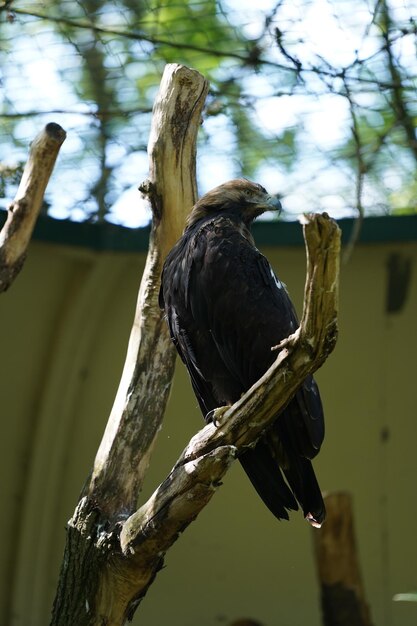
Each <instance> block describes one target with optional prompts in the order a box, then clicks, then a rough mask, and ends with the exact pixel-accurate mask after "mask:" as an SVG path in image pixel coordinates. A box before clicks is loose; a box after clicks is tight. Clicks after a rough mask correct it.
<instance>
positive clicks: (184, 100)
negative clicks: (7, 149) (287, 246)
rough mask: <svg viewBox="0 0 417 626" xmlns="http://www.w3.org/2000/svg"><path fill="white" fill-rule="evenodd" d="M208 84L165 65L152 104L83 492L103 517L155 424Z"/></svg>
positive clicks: (170, 351) (168, 370) (169, 367)
mask: <svg viewBox="0 0 417 626" xmlns="http://www.w3.org/2000/svg"><path fill="white" fill-rule="evenodd" d="M207 90H208V83H207V81H206V80H205V79H204V78H203V77H202V76H201V74H199V73H198V72H194V71H192V70H189V69H188V68H186V67H183V66H177V65H169V66H167V68H166V70H165V73H164V76H163V79H162V82H161V87H160V91H159V95H158V98H157V100H156V102H155V105H154V114H153V122H152V129H151V137H150V140H149V148H148V150H149V153H150V159H151V172H150V180H149V181H148V182H147V183H146V184H145V185H143V186H142V188H141V189H142V191H144V192H145V193H147V194H148V196H149V198H150V201H151V204H152V210H153V218H154V219H153V226H152V233H151V238H150V247H149V252H148V258H147V263H146V268H145V271H144V274H143V277H142V282H141V287H140V291H139V297H138V303H137V308H136V314H135V321H134V324H133V328H132V332H131V336H130V340H129V347H128V353H127V358H126V363H125V368H124V371H123V375H122V379H121V382H120V386H119V390H118V393H117V396H116V399H115V403H114V406H113V410H112V413H111V415H110V419H109V422H108V425H107V428H106V431H105V433H104V437H103V440H102V443H101V445H100V448H99V450H98V453H97V457H96V460H95V463H94V470H93V474H92V477H91V480H90V483H89V484H88V486H87V488H86V490H85V495H87V494H89V495H90V496H91V497H92V498H94V500H97V501H98V502H99V503H100V508H101V510H102V511H103V512H105V514H106V516H107V517H108V518H112V517H113V516H117V515H120V512H121V511H124V512H126V513H129V512H132V511H133V510H134V508H135V505H136V499H137V495H138V493H139V491H140V487H141V485H142V482H143V479H144V475H145V473H146V470H147V467H148V463H149V458H150V454H151V451H152V448H153V444H154V440H155V437H156V435H157V433H158V431H159V428H160V426H161V422H162V418H163V414H164V410H165V404H166V401H167V398H168V393H169V389H170V384H171V379H172V374H173V368H174V363H175V350H174V348H173V346H172V343H171V341H170V338H169V335H168V331H167V328H166V323H165V320H164V319H163V314H162V312H161V311H160V310H159V306H158V293H159V284H160V275H161V270H162V264H163V262H164V259H165V256H166V254H167V252H168V251H169V250H170V249H171V247H172V246H173V244H174V243H175V241H176V240H177V239H178V237H179V236H180V234H181V232H182V229H183V227H184V221H185V216H186V212H187V211H188V209H189V208H190V207H191V206H192V205H193V204H194V203H195V201H196V198H197V186H196V178H195V144H196V136H197V130H198V127H199V125H200V121H201V110H202V107H203V104H204V101H205V97H206V94H207Z"/></svg>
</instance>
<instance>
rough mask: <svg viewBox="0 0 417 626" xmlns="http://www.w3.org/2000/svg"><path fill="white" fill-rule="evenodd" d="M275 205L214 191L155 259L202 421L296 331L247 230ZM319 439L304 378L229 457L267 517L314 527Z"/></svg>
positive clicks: (284, 297) (233, 189) (246, 185)
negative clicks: (296, 513)
mask: <svg viewBox="0 0 417 626" xmlns="http://www.w3.org/2000/svg"><path fill="white" fill-rule="evenodd" d="M280 208H281V205H280V202H279V200H278V199H277V198H276V197H275V196H271V195H269V194H268V193H267V191H266V190H265V189H264V188H263V187H261V185H258V184H255V183H252V182H250V181H248V180H245V179H237V180H231V181H229V182H227V183H225V184H223V185H220V186H219V187H216V188H215V189H213V190H212V191H209V192H208V193H207V194H206V195H205V196H203V197H202V198H201V199H200V200H199V201H198V202H197V203H196V204H195V205H194V207H193V209H192V211H191V213H190V215H189V217H188V220H187V224H186V228H185V230H184V233H183V235H182V237H181V238H180V239H179V241H178V242H177V243H176V245H175V246H174V248H173V249H172V250H171V252H170V253H169V254H168V256H167V259H166V261H165V265H164V269H163V273H162V285H161V291H160V296H159V302H160V306H161V308H162V309H164V310H165V314H166V318H167V321H168V325H169V330H170V334H171V338H172V341H173V342H174V344H175V347H176V349H177V350H178V353H179V355H180V357H181V359H182V360H183V362H184V363H185V365H186V367H187V369H188V372H189V375H190V378H191V383H192V386H193V389H194V393H195V395H196V397H197V400H198V403H199V405H200V408H201V411H202V412H203V415H204V416H205V418H206V419H210V415H211V412H212V411H213V409H215V408H217V407H220V406H225V405H230V404H233V403H234V402H236V401H237V400H238V399H239V398H240V397H241V395H242V394H243V393H244V392H245V391H247V390H248V389H249V388H250V387H251V386H252V385H253V384H254V383H255V382H256V381H257V380H258V379H259V378H260V377H261V376H262V375H263V374H264V373H265V372H266V370H267V369H268V368H269V367H270V366H271V365H272V363H273V362H274V360H275V359H276V352H274V351H271V347H272V346H276V345H277V344H279V343H280V341H282V340H283V339H285V338H286V337H288V335H290V334H292V333H293V332H294V331H295V330H296V328H297V327H298V321H297V316H296V313H295V310H294V307H293V305H292V302H291V300H290V297H289V295H288V293H287V291H286V288H285V286H284V285H283V283H281V281H280V280H279V279H278V278H277V277H276V275H275V273H274V271H273V269H272V267H271V266H270V264H269V262H268V261H267V259H266V258H265V257H264V256H263V255H262V254H261V253H260V252H259V250H258V249H257V248H256V246H255V243H254V239H253V237H252V235H251V232H250V227H251V224H252V222H253V220H254V219H255V218H256V217H258V216H259V215H261V214H262V213H264V212H265V211H270V210H275V211H277V210H278V211H279V210H280ZM323 437H324V419H323V410H322V405H321V400H320V395H319V391H318V387H317V385H316V383H315V381H314V379H313V378H312V377H311V376H309V377H307V378H306V379H305V381H304V383H303V384H302V385H301V386H300V388H299V389H298V391H297V392H296V394H295V396H294V397H293V399H292V400H291V401H290V402H289V404H288V405H287V406H286V408H285V409H284V410H282V411H281V413H280V414H279V415H278V414H277V419H276V420H275V421H274V423H273V426H272V427H271V428H269V430H267V431H266V432H265V433H264V434H263V435H262V437H261V438H260V439H259V441H258V442H257V444H256V445H255V446H254V447H252V448H247V449H246V450H244V452H243V453H242V454H241V455H240V456H239V460H240V462H241V464H242V466H243V468H244V470H245V472H246V473H247V475H248V476H249V478H250V480H251V481H252V483H253V485H254V487H255V489H256V491H257V492H258V494H259V495H260V497H261V498H262V500H263V501H264V503H265V504H266V506H267V507H268V508H269V509H270V510H271V511H272V513H273V514H274V515H275V516H276V517H277V518H279V519H288V510H290V509H293V510H297V509H298V504H297V502H298V503H299V504H300V505H301V508H302V509H303V511H304V516H305V517H306V519H307V520H308V521H309V522H310V523H311V524H312V525H314V526H319V525H320V524H321V523H322V522H323V520H324V517H325V508H324V503H323V499H322V496H321V493H320V488H319V486H318V483H317V480H316V477H315V474H314V471H313V468H312V465H311V461H310V459H312V458H313V457H314V456H315V455H316V454H317V453H318V451H319V449H320V445H321V443H322V441H323Z"/></svg>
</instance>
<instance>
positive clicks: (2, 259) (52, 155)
mask: <svg viewBox="0 0 417 626" xmlns="http://www.w3.org/2000/svg"><path fill="white" fill-rule="evenodd" d="M65 137H66V133H65V131H64V130H63V129H62V128H61V126H59V125H58V124H55V123H50V124H47V125H46V126H45V128H44V129H43V130H42V131H41V132H40V133H39V134H38V135H37V136H36V137H35V139H34V140H33V142H32V144H31V147H30V153H29V158H28V161H27V163H26V166H25V169H24V170H23V175H22V179H21V181H20V185H19V188H18V190H17V193H16V197H15V199H14V200H13V202H12V203H11V204H10V206H9V208H8V214H7V220H6V223H5V224H4V226H3V228H2V230H1V232H0V293H1V292H2V291H6V289H8V288H9V287H10V285H11V284H12V282H13V281H14V279H15V278H16V276H17V275H18V273H19V272H20V270H21V269H22V267H23V264H24V262H25V258H26V251H27V247H28V245H29V241H30V238H31V236H32V232H33V229H34V227H35V223H36V220H37V218H38V215H39V212H40V210H41V208H42V201H43V196H44V193H45V189H46V186H47V184H48V182H49V179H50V177H51V174H52V170H53V168H54V165H55V161H56V158H57V156H58V152H59V150H60V148H61V146H62V144H63V142H64V141H65Z"/></svg>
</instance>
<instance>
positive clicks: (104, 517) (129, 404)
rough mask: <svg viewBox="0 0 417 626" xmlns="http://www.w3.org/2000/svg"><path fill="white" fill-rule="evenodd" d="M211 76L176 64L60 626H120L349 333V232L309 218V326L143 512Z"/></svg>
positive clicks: (156, 127)
mask: <svg viewBox="0 0 417 626" xmlns="http://www.w3.org/2000/svg"><path fill="white" fill-rule="evenodd" d="M207 88H208V85H207V82H206V81H205V80H204V78H203V77H202V76H201V75H200V74H198V73H197V72H195V71H192V70H189V69H188V68H185V67H181V66H177V65H170V66H167V68H166V70H165V73H164V77H163V79H162V83H161V88H160V92H159V95H158V98H157V101H156V104H155V109H154V119H153V126H152V132H151V139H150V147H149V152H150V158H151V167H150V181H149V184H148V185H147V189H148V190H149V193H150V201H151V204H152V205H153V210H154V221H153V226H152V234H151V241H150V249H149V254H148V260H147V265H146V269H145V273H144V276H143V278H142V284H141V287H140V291H139V299H138V306H137V311H136V316H135V321H134V324H133V328H132V334H131V338H130V342H129V348H128V354H127V358H126V364H125V369H124V372H123V376H122V379H121V383H120V388H119V391H118V394H117V397H116V400H115V404H114V407H113V411H112V415H111V418H110V420H109V423H108V426H107V429H106V432H105V434H104V437H103V441H102V444H101V446H100V449H99V452H98V454H97V458H96V461H95V464H94V469H93V473H92V476H91V478H90V480H89V481H88V483H87V485H86V488H85V489H84V491H83V494H82V497H81V500H80V502H79V504H78V506H77V508H76V511H75V513H74V515H73V517H72V518H71V520H70V522H69V524H68V533H67V545H66V550H65V557H64V560H63V565H62V570H61V576H60V581H59V585H58V590H57V595H56V599H55V603H54V609H53V616H52V622H51V624H52V625H53V626H57V625H60V626H64V625H65V626H68V624H77V625H78V626H92V625H97V626H98V625H99V624H100V625H101V626H103V625H107V626H110V625H111V626H120V625H121V624H124V623H125V621H126V620H127V619H130V618H131V617H132V616H133V614H134V612H135V610H136V608H137V606H138V603H139V601H140V599H141V598H142V597H143V596H144V595H145V593H146V591H147V589H148V588H149V586H150V585H151V584H152V582H153V581H154V578H155V576H156V574H157V572H158V570H159V569H160V568H161V567H162V564H163V561H164V557H165V553H166V551H167V550H168V549H169V547H170V546H171V545H172V544H173V543H174V542H175V541H176V539H177V538H178V537H179V535H180V534H181V532H183V531H184V530H185V528H186V527H187V526H188V524H190V522H192V521H193V520H194V519H195V518H196V516H197V515H198V514H199V512H200V511H201V510H202V508H203V507H204V506H205V505H206V504H207V503H208V501H209V500H210V499H211V497H212V495H213V494H214V493H215V491H216V489H217V487H218V485H219V484H220V481H221V479H222V477H223V475H224V474H225V472H226V471H227V469H228V468H229V466H230V464H231V463H232V461H233V460H234V459H235V458H236V456H237V455H238V453H239V450H240V449H241V448H242V447H243V446H247V445H250V444H251V443H253V442H254V441H255V440H256V439H257V438H258V437H259V436H260V435H261V433H262V432H263V431H264V430H265V429H266V428H267V427H268V426H269V425H270V424H271V421H272V420H273V418H274V416H275V415H276V413H277V410H279V408H280V407H284V406H285V404H286V403H287V402H288V400H289V399H290V398H291V396H292V395H293V394H294V392H295V390H296V389H297V387H298V386H299V385H300V383H301V382H302V381H303V379H304V378H305V377H306V375H307V374H309V373H312V372H314V371H315V370H316V369H317V368H318V367H320V365H321V364H322V363H323V361H324V360H325V359H326V357H327V356H328V354H329V353H330V352H331V350H332V349H333V347H334V344H335V341H336V336H337V298H338V258H339V250H340V233H339V229H338V227H337V226H336V224H335V223H334V222H333V221H332V220H331V219H329V218H328V216H326V215H311V216H308V217H307V218H306V224H305V225H304V236H305V241H306V247H307V278H306V289H305V301H304V310H303V315H302V321H301V326H300V329H299V331H297V333H295V335H294V336H293V337H292V338H291V340H290V341H288V342H287V343H286V345H285V346H284V347H282V348H281V349H280V350H279V351H277V359H276V361H275V363H274V364H273V366H272V367H271V368H270V369H269V370H268V371H267V372H266V374H265V375H264V376H263V377H262V378H261V379H260V380H259V381H258V382H257V383H256V384H255V385H254V386H253V387H252V388H251V389H250V390H249V391H248V392H247V393H246V394H245V395H244V396H243V397H242V398H241V399H240V400H239V401H238V402H236V403H235V404H234V405H233V406H231V407H228V408H226V409H225V408H223V409H221V410H218V411H217V412H216V415H215V419H214V421H213V423H210V424H208V425H207V426H205V427H204V428H203V429H202V430H201V431H200V432H199V433H197V435H196V436H195V437H193V439H192V440H191V441H190V442H189V444H188V445H187V447H186V449H185V450H184V452H183V454H182V455H181V458H180V459H179V460H178V462H177V463H176V465H175V467H174V468H173V470H172V471H171V472H170V474H169V476H167V478H166V479H165V480H164V482H163V483H162V484H161V485H160V486H159V487H158V488H157V490H156V491H155V493H154V494H153V495H152V496H151V498H150V499H149V500H148V502H146V503H145V504H143V505H142V506H141V507H140V508H139V509H138V510H136V499H137V497H138V495H139V491H140V487H141V484H142V482H143V477H144V475H145V473H146V470H147V467H148V464H149V460H150V456H151V452H152V450H153V448H154V443H155V438H156V434H157V432H158V430H159V426H160V424H161V421H162V417H163V413H164V409H165V403H166V400H167V397H168V390H169V386H170V382H171V377H172V374H173V363H174V352H173V348H172V346H171V344H170V341H169V337H168V333H167V330H166V328H165V323H164V320H163V317H162V313H161V311H160V310H159V307H158V303H157V293H158V289H159V280H160V271H161V268H162V263H163V260H164V257H165V255H166V253H167V252H168V250H169V248H170V247H171V246H172V245H173V243H174V242H175V240H176V239H177V238H178V237H179V235H180V234H181V231H182V228H183V224H184V222H185V217H186V211H187V210H189V209H190V208H191V206H192V204H193V203H194V201H195V196H196V183H195V146H196V136H197V130H198V127H199V124H200V121H201V109H202V106H203V103H204V100H205V95H206V93H207Z"/></svg>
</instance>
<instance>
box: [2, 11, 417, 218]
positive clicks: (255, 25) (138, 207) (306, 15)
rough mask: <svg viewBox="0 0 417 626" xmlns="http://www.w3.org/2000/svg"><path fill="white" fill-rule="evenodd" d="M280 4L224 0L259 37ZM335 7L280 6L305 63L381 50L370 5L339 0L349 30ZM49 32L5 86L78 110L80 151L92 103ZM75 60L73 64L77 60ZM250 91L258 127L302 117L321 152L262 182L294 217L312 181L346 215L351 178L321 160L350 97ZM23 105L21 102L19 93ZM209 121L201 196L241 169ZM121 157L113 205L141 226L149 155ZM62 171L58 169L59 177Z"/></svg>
mask: <svg viewBox="0 0 417 626" xmlns="http://www.w3.org/2000/svg"><path fill="white" fill-rule="evenodd" d="M275 4H276V0H257V1H256V3H253V2H252V0H227V6H228V7H229V9H230V11H229V10H228V15H229V18H230V19H231V20H232V21H233V20H236V21H237V23H239V24H240V25H241V24H242V23H243V24H245V30H246V33H247V34H248V35H249V36H251V37H253V38H256V37H257V36H259V34H260V33H261V32H262V29H263V26H264V17H265V12H268V11H270V10H271V7H273V6H275ZM373 4H374V2H372V5H373ZM334 5H335V3H334V2H330V1H329V0H314V1H312V2H311V3H310V4H309V5H307V7H308V8H307V9H306V3H305V2H298V1H297V0H294V1H293V2H285V3H283V5H282V7H283V9H282V10H280V28H281V30H282V31H283V32H285V33H286V36H288V41H289V42H290V41H291V38H293V39H294V40H295V39H296V40H298V39H301V40H302V41H304V45H299V46H297V54H298V56H299V58H300V59H301V60H302V61H303V63H310V62H313V61H314V58H315V55H316V57H321V58H324V59H328V60H329V61H330V62H331V63H332V64H333V65H339V64H340V66H345V65H347V64H349V63H351V62H352V61H353V60H354V58H355V55H356V54H358V55H359V57H362V58H368V57H369V56H370V55H371V54H372V53H373V52H375V51H376V49H375V45H376V44H375V42H374V41H373V40H372V39H371V38H369V37H365V36H364V35H365V31H366V28H368V24H369V20H370V12H369V11H368V10H366V9H365V6H366V5H365V4H364V3H363V4H362V5H361V6H362V7H363V10H362V12H361V11H352V2H351V1H350V0H338V2H337V10H338V13H339V14H342V15H343V24H344V25H345V27H344V28H343V26H342V20H341V21H340V22H339V21H338V19H337V18H336V17H335V15H334ZM370 6H371V3H370ZM391 7H393V8H394V10H395V14H396V15H395V16H396V17H397V18H401V17H407V16H409V15H413V14H414V15H416V14H417V0H391ZM290 26H291V28H290ZM52 36H53V35H52V34H51V30H50V29H47V32H45V34H43V35H41V32H40V35H39V37H37V39H36V41H33V40H30V39H29V38H28V40H27V42H26V45H25V46H20V48H19V51H18V52H17V53H16V54H18V58H17V59H16V60H17V61H18V63H19V66H20V67H21V68H22V69H21V73H20V74H19V75H16V74H15V75H14V77H13V76H10V77H9V78H8V88H9V91H10V93H13V92H14V91H16V94H19V93H20V92H21V91H22V89H24V90H26V93H27V94H30V100H29V98H28V99H27V100H26V106H25V108H24V107H23V106H20V109H22V110H39V109H41V110H45V111H51V110H59V109H65V110H68V109H70V110H72V111H74V114H71V115H65V116H62V117H60V118H59V119H57V121H59V123H61V125H62V126H64V128H65V129H66V130H67V133H68V135H67V140H66V142H65V144H64V146H63V151H76V150H80V149H81V148H82V143H81V140H80V139H79V137H78V134H77V128H79V127H83V126H85V123H86V117H85V115H83V112H86V111H87V110H89V106H88V105H87V104H86V105H82V104H80V103H79V102H78V101H77V98H76V96H75V94H74V93H73V91H72V90H71V89H70V88H69V87H68V86H66V85H65V82H64V81H63V80H62V78H61V74H65V72H66V69H67V68H66V67H65V63H66V62H67V57H66V56H65V55H62V57H60V56H59V46H58V47H57V45H54V46H52V47H51V48H50V49H49V46H48V42H49V41H50V38H51V37H52ZM401 45H402V46H403V50H402V54H403V55H405V56H407V57H408V56H409V57H410V58H412V59H414V58H415V47H414V45H415V42H414V41H413V40H412V39H411V38H409V39H407V38H404V39H403V40H402V43H401ZM357 51H358V52H357ZM277 54H278V53H277ZM15 58H16V57H15ZM28 58H30V63H28ZM281 60H282V58H281ZM71 63H72V64H73V59H72V60H71ZM72 70H73V68H72ZM4 73H5V74H6V75H7V68H5V69H4ZM248 90H250V91H251V92H252V93H255V94H256V95H257V96H263V97H261V98H259V99H258V100H257V103H256V105H255V111H254V115H255V119H256V122H257V124H258V125H259V126H260V127H261V128H262V129H264V130H268V131H269V132H270V133H271V138H274V136H275V135H277V134H279V133H281V132H282V131H283V130H285V129H287V128H290V127H292V126H294V125H295V124H297V123H299V122H300V120H302V122H303V125H304V137H302V139H303V140H305V141H306V142H307V143H308V142H309V143H310V144H313V145H315V146H316V150H317V152H316V154H314V155H313V156H314V158H311V153H310V158H309V161H308V163H307V164H306V163H305V162H304V163H303V162H301V163H300V180H299V181H297V174H295V178H294V180H293V182H292V186H291V187H290V188H289V187H288V180H287V177H286V175H285V174H283V173H282V171H281V172H279V171H277V168H276V167H274V166H273V165H265V166H264V167H262V168H261V171H260V172H259V176H258V182H261V183H262V184H263V185H264V186H266V187H267V188H268V190H269V191H271V192H278V193H281V194H283V195H284V196H285V200H284V206H285V209H286V211H287V212H288V213H290V214H293V215H294V216H296V215H297V214H299V213H300V212H303V211H305V210H309V209H310V208H311V207H309V206H308V203H309V201H310V198H311V197H312V188H313V186H314V185H315V186H317V185H319V186H320V189H321V192H322V198H323V200H322V201H323V206H315V207H314V208H316V209H317V210H324V209H325V210H327V211H329V212H330V213H331V214H333V215H334V216H336V217H338V216H343V215H345V214H346V204H345V200H344V199H343V198H342V197H341V195H340V194H339V193H337V189H338V187H339V188H340V186H341V185H342V186H343V185H346V184H351V183H350V181H349V180H348V178H347V173H346V172H343V171H341V169H340V168H338V167H333V168H332V167H330V168H329V167H327V166H326V167H324V165H323V164H324V158H323V157H324V155H325V154H326V152H329V151H331V150H332V149H333V148H335V147H336V146H337V145H339V144H340V143H341V142H342V140H343V138H344V137H345V136H346V128H348V127H349V124H350V118H349V111H348V106H347V103H346V100H345V99H343V98H340V97H337V96H335V95H331V94H323V95H321V96H320V98H317V99H316V100H313V99H311V98H306V96H304V95H291V96H280V97H279V98H278V97H271V86H270V85H269V83H268V78H267V77H266V76H264V75H259V74H258V75H254V76H253V78H251V79H250V82H249V83H248ZM364 97H366V96H365V95H364ZM19 102H20V103H22V102H24V98H23V99H22V96H20V100H19ZM77 111H78V114H77V113H76V112H77ZM306 112H308V115H306ZM51 117H53V116H51V115H50V114H48V115H46V116H45V119H44V120H42V118H36V124H37V125H38V127H40V126H41V125H42V123H46V122H48V121H51ZM205 125H206V127H207V128H208V129H211V130H216V131H217V132H216V133H215V137H216V138H217V139H213V143H212V148H217V151H218V153H216V158H212V155H211V154H209V155H205V154H204V153H203V151H202V152H201V154H199V156H198V159H199V161H198V163H199V179H200V192H201V193H204V192H206V191H207V190H208V189H209V188H211V187H213V186H216V185H217V184H220V183H221V182H224V181H225V180H227V179H229V178H232V177H234V176H235V174H236V170H235V163H233V161H231V158H230V155H229V154H228V153H227V150H226V151H225V149H224V146H227V145H228V143H230V142H228V136H227V134H228V132H229V131H228V130H227V127H226V126H225V123H224V120H223V119H222V118H221V116H219V117H211V118H208V119H207V120H206V121H205ZM17 132H18V135H19V136H18V138H19V137H21V138H22V140H25V139H26V137H27V136H31V134H32V132H33V119H32V118H30V119H28V121H27V122H25V121H22V122H20V123H19V124H18V126H17ZM216 141H217V146H216ZM0 150H1V148H0ZM0 157H2V158H1V160H2V161H6V162H7V161H8V162H10V161H11V160H13V157H14V158H15V159H16V160H18V159H19V158H24V152H23V148H22V152H21V153H19V154H18V155H7V154H4V155H1V154H0ZM110 158H111V159H112V160H114V161H119V162H120V161H122V160H123V159H124V152H123V149H122V148H121V147H120V146H114V149H113V150H112V153H111V155H110ZM124 162H125V165H123V167H122V168H121V170H120V172H119V174H118V175H119V176H121V177H122V178H123V179H124V180H125V181H132V183H131V185H132V186H131V187H130V189H128V191H126V192H125V193H123V194H122V195H121V196H120V197H119V199H118V200H117V201H116V202H115V204H114V206H113V215H114V220H115V221H116V222H121V223H124V224H125V225H128V226H132V227H133V226H139V225H141V224H143V223H146V222H147V221H148V219H149V215H148V213H147V210H146V208H144V206H143V205H142V204H141V200H140V196H139V194H138V191H137V186H138V183H140V182H141V180H143V179H144V178H146V175H147V170H148V160H147V156H146V155H145V154H141V155H133V156H129V157H127V158H126V159H125V160H124ZM306 167H309V168H310V172H311V175H310V182H308V181H307V182H306V179H305V173H306V172H305V168H306ZM58 168H59V165H58ZM243 174H244V172H243ZM57 175H58V174H57V173H55V176H57ZM96 175H97V164H96V163H95V161H94V159H93V158H92V159H91V164H90V165H88V164H87V165H86V166H85V167H84V169H83V171H79V172H77V177H78V178H77V180H80V181H82V180H85V181H87V180H91V179H92V178H94V177H95V176H96ZM59 177H60V185H61V186H62V187H63V188H66V187H68V188H70V189H71V190H72V192H73V193H74V194H75V195H76V193H77V183H76V181H74V172H73V171H71V170H68V171H65V170H63V169H61V170H59ZM80 189H81V186H80ZM79 193H81V191H80V192H79ZM59 196H60V194H55V195H54V203H53V207H52V208H51V214H52V215H53V216H55V217H66V216H67V214H68V206H67V204H68V203H65V202H64V200H63V201H62V203H61V204H60V202H59ZM65 200H66V201H67V200H68V199H67V198H66V199H65ZM350 212H351V210H350ZM71 217H72V218H73V219H82V218H83V214H82V211H81V210H80V211H79V214H77V212H73V213H72V214H71Z"/></svg>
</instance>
